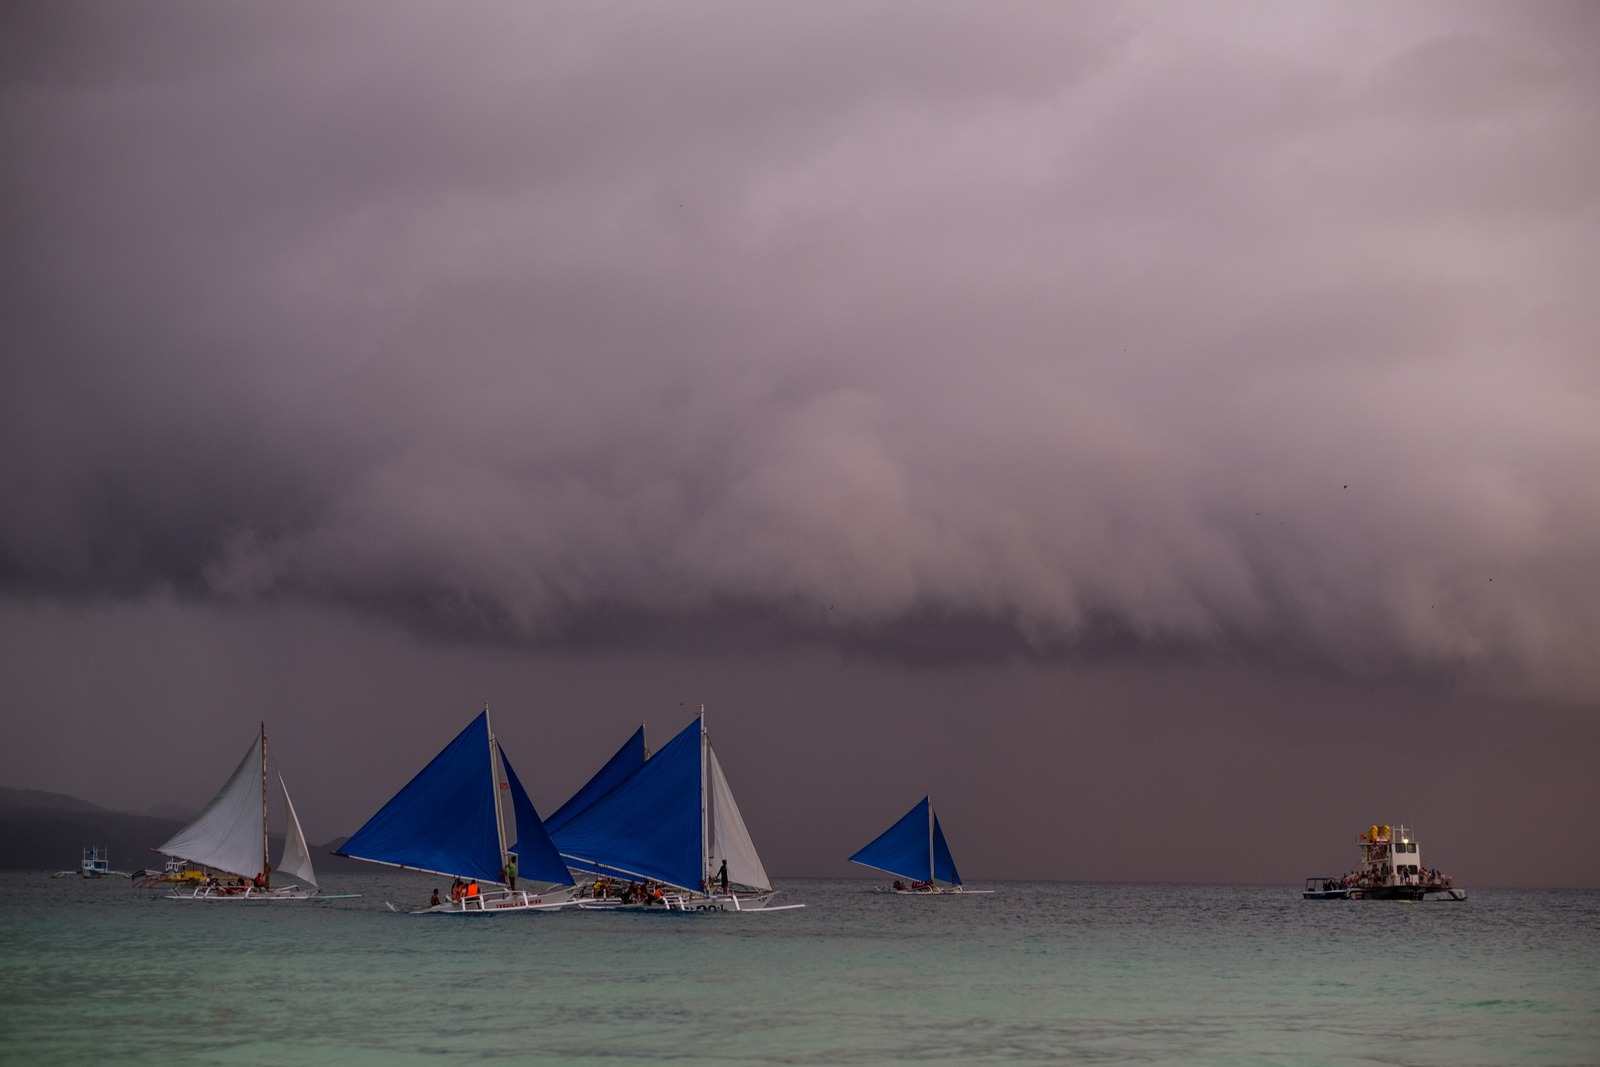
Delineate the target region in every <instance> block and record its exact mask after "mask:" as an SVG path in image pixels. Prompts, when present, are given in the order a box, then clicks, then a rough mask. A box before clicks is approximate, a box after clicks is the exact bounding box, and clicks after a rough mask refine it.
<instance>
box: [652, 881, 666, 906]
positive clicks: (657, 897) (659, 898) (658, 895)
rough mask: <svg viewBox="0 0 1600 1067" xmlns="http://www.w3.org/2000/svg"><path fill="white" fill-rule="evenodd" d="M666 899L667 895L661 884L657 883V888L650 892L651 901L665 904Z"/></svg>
mask: <svg viewBox="0 0 1600 1067" xmlns="http://www.w3.org/2000/svg"><path fill="white" fill-rule="evenodd" d="M666 901H667V895H666V894H665V893H663V892H662V891H661V885H660V884H659V883H657V885H656V887H655V889H654V890H653V891H652V892H651V894H650V903H652V904H665V903H666Z"/></svg>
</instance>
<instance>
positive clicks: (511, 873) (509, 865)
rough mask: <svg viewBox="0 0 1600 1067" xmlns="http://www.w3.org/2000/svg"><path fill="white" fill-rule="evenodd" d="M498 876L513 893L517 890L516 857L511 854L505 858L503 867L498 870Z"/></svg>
mask: <svg viewBox="0 0 1600 1067" xmlns="http://www.w3.org/2000/svg"><path fill="white" fill-rule="evenodd" d="M500 877H501V878H502V879H503V880H504V881H505V883H506V886H507V888H509V889H510V890H511V891H512V892H513V893H515V892H516V891H517V857H515V856H511V857H509V858H508V859H507V860H506V865H505V867H504V868H503V869H502V870H501V871H500Z"/></svg>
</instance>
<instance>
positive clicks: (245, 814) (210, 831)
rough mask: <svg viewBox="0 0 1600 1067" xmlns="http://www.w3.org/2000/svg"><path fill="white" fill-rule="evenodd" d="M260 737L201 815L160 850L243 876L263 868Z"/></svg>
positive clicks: (264, 816)
mask: <svg viewBox="0 0 1600 1067" xmlns="http://www.w3.org/2000/svg"><path fill="white" fill-rule="evenodd" d="M261 742H262V735H261V734H259V733H258V734H256V739H255V741H254V743H252V744H251V746H250V751H248V752H246V753H245V755H244V759H242V760H240V761H239V766H238V768H237V769H235V770H234V772H233V775H232V776H231V777H230V778H229V779H228V781H227V784H225V785H224V786H223V787H222V789H221V790H219V791H218V792H217V795H216V796H214V797H212V798H211V803H209V804H207V805H206V808H205V810H204V811H202V812H201V813H200V817H199V818H198V819H196V820H195V821H194V822H192V823H190V824H189V825H188V826H185V827H184V828H183V829H182V830H179V831H178V833H177V834H176V835H175V836H174V837H173V838H172V839H171V840H170V841H168V842H167V843H166V844H164V845H162V846H161V847H160V848H158V849H156V851H157V852H161V853H164V854H166V855H168V856H176V857H178V858H179V859H182V860H188V861H189V862H190V863H198V864H200V865H201V866H203V867H210V868H212V869H213V870H217V871H223V872H225V873H227V874H235V875H240V876H242V877H245V878H254V877H255V876H256V875H257V874H260V873H262V872H261V862H262V859H263V858H264V857H263V855H262V853H263V851H264V846H265V844H266V839H267V825H266V813H265V811H263V810H262V803H261V801H262V795H261Z"/></svg>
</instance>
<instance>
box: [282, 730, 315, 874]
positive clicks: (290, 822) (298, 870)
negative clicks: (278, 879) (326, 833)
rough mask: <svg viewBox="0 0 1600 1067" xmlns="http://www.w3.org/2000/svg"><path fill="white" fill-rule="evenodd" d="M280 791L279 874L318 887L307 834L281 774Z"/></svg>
mask: <svg viewBox="0 0 1600 1067" xmlns="http://www.w3.org/2000/svg"><path fill="white" fill-rule="evenodd" d="M273 762H274V763H276V762H277V761H276V760H274V761H273ZM278 789H279V791H281V792H282V793H283V815H284V819H283V822H284V826H283V855H282V856H281V857H280V858H279V859H278V870H277V873H278V874H286V875H288V876H290V877H291V878H298V879H300V880H301V881H302V882H310V883H311V884H312V885H316V884H317V872H316V871H315V870H313V869H312V867H311V850H310V849H308V848H306V835H305V832H304V831H302V830H301V829H300V819H299V817H298V816H296V815H295V813H294V802H293V801H291V800H290V799H289V787H288V786H286V785H284V784H283V775H281V774H280V775H278Z"/></svg>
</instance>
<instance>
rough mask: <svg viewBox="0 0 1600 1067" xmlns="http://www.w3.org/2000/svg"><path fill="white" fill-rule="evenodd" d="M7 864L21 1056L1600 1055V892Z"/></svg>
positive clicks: (1532, 1058)
mask: <svg viewBox="0 0 1600 1067" xmlns="http://www.w3.org/2000/svg"><path fill="white" fill-rule="evenodd" d="M326 882H327V884H326V885H324V891H326V892H330V893H333V892H360V893H363V894H364V896H363V897H362V898H361V899H359V900H340V901H328V902H325V903H321V904H310V905H307V904H288V905H244V906H241V905H221V904H197V903H176V902H172V901H167V900H162V899H159V898H158V895H157V893H156V892H155V891H152V890H138V889H134V888H132V887H131V885H130V884H129V883H128V882H127V881H126V880H122V879H113V880H106V881H98V882H89V881H85V880H83V879H78V878H71V879H54V880H53V879H51V878H49V877H48V875H47V874H44V873H18V872H9V873H6V874H4V875H0V960H3V967H0V1059H3V1060H4V1061H5V1062H7V1063H28V1064H36V1063H53V1064H74V1063H118V1064H128V1063H133V1064H138V1063H160V1064H174V1063H179V1064H183V1063H195V1064H213V1063H214V1064H232V1065H238V1064H258V1063H259V1064H269V1063H270V1064H367V1063H383V1064H423V1063H426V1064H438V1063H447V1062H457V1061H461V1062H504V1063H571V1064H620V1063H632V1062H656V1061H678V1062H693V1063H712V1064H899V1063H905V1064H911V1063H915V1064H973V1063H1035V1062H1036V1063H1085V1064H1295V1065H1311V1064H1363V1065H1370V1064H1441V1065H1443V1064H1450V1065H1457V1067H1459V1065H1474V1064H1482V1065H1494V1067H1505V1065H1516V1064H1572V1065H1593V1064H1600V892H1595V891H1577V890H1551V891H1526V890H1492V889H1474V890H1472V894H1471V899H1470V900H1468V901H1466V902H1465V903H1429V904H1402V903H1390V902H1379V901H1362V902H1354V901H1352V902H1315V901H1302V900H1301V899H1300V895H1299V888H1298V886H1292V885H1286V886H1282V887H1258V886H1171V885H1108V884H1088V883H996V884H994V885H993V886H992V888H994V889H995V890H996V892H995V893H994V894H993V895H992V896H978V895H971V896H966V897H959V898H952V897H940V898H908V897H897V896H880V895H874V894H870V893H867V892H864V890H865V888H866V886H867V884H868V883H863V882H857V881H816V880H795V881H787V882H783V883H781V888H782V889H783V890H784V893H783V895H782V896H780V898H779V899H778V901H777V902H779V903H782V902H786V901H787V902H803V903H805V904H806V905H807V907H806V908H805V909H804V910H800V911H786V912H774V913H769V914H765V915H733V914H726V915H717V914H693V913H691V914H688V915H680V914H663V913H654V914H637V913H634V914H619V913H605V912H572V911H568V912H558V913H551V914H538V913H523V914H517V915H500V916H491V917H485V918H477V917H473V918H459V917H440V916H426V917H419V916H410V915H403V914H395V913H392V912H390V911H388V910H387V909H386V908H384V906H383V901H384V900H385V899H391V900H396V901H398V902H403V903H407V904H419V903H421V902H422V901H423V900H425V899H426V897H427V894H428V890H429V889H430V888H431V887H432V886H434V885H442V884H443V880H441V879H435V878H426V877H421V876H417V875H412V874H404V873H395V872H387V871H381V870H375V871H374V872H373V873H372V874H371V875H361V876H356V875H338V876H330V877H329V878H327V879H326Z"/></svg>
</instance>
